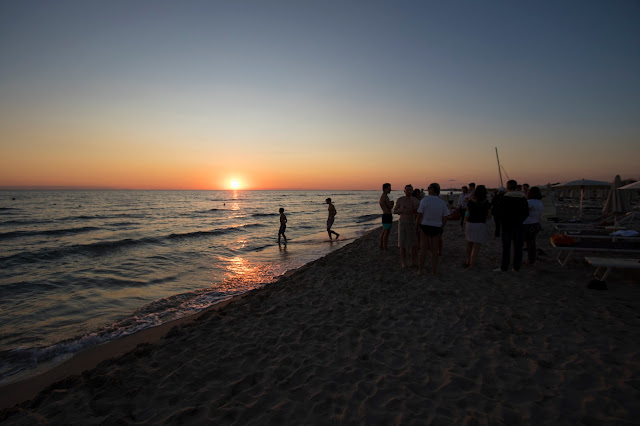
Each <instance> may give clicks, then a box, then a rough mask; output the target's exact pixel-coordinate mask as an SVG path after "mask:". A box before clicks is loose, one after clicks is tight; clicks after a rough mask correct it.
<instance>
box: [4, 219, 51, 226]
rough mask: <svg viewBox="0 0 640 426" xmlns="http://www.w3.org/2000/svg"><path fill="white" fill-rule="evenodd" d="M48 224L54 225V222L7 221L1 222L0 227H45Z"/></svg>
mask: <svg viewBox="0 0 640 426" xmlns="http://www.w3.org/2000/svg"><path fill="white" fill-rule="evenodd" d="M47 223H53V220H21V219H18V220H7V221H4V222H0V226H13V225H25V226H31V225H43V224H47Z"/></svg>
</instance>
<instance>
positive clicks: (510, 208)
mask: <svg viewBox="0 0 640 426" xmlns="http://www.w3.org/2000/svg"><path fill="white" fill-rule="evenodd" d="M498 214H499V215H500V223H501V224H502V263H501V265H500V268H496V269H494V271H496V272H499V271H502V272H506V271H507V270H508V269H509V263H510V261H511V247H512V246H513V270H514V271H515V272H518V271H519V270H520V265H521V264H522V240H523V232H522V226H523V225H522V222H524V220H525V219H526V218H527V216H529V205H528V204H527V199H526V198H525V196H524V194H523V193H522V189H520V190H518V182H516V181H515V180H510V181H509V182H507V193H506V194H504V197H502V199H501V200H500V202H499V204H498Z"/></svg>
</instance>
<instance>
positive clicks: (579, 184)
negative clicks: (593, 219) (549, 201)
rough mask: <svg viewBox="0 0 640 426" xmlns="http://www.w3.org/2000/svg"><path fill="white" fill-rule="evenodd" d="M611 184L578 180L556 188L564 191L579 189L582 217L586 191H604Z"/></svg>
mask: <svg viewBox="0 0 640 426" xmlns="http://www.w3.org/2000/svg"><path fill="white" fill-rule="evenodd" d="M610 185H611V184H610V183H609V182H603V181H601V180H590V179H578V180H572V181H571V182H567V183H563V184H561V185H558V186H557V187H556V188H562V189H579V190H580V215H582V202H583V201H584V190H585V189H604V188H608V187H609V186H610Z"/></svg>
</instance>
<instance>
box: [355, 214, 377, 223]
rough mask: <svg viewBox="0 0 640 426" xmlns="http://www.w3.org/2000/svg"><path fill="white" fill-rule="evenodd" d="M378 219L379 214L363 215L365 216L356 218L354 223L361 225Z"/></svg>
mask: <svg viewBox="0 0 640 426" xmlns="http://www.w3.org/2000/svg"><path fill="white" fill-rule="evenodd" d="M379 217H380V215H379V214H365V215H362V216H358V217H356V218H355V221H356V223H363V222H369V221H371V220H374V219H377V218H379Z"/></svg>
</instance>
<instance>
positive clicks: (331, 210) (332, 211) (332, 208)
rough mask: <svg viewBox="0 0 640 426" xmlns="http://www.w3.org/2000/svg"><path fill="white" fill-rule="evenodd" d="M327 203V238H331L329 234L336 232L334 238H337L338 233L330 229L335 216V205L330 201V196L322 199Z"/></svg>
mask: <svg viewBox="0 0 640 426" xmlns="http://www.w3.org/2000/svg"><path fill="white" fill-rule="evenodd" d="M324 201H325V202H326V203H327V204H329V217H328V218H327V233H328V234H329V239H330V240H332V239H333V238H331V234H336V240H337V239H338V237H339V236H340V234H338V233H337V232H335V231H332V230H331V227H332V226H333V221H334V219H335V217H336V213H337V211H336V206H334V205H333V204H332V203H331V198H327V199H326V200H324Z"/></svg>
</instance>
